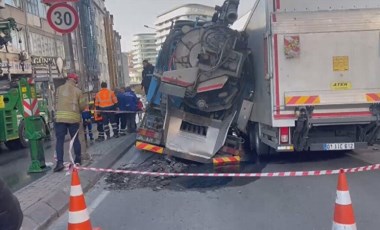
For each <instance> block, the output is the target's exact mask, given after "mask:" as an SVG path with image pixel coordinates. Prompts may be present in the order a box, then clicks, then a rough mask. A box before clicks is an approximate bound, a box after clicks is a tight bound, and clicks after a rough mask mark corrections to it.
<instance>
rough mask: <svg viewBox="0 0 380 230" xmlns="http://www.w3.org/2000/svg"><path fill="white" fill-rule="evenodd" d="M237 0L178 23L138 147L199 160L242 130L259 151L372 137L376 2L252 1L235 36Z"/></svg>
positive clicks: (378, 41)
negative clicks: (206, 16) (205, 18)
mask: <svg viewBox="0 0 380 230" xmlns="http://www.w3.org/2000/svg"><path fill="white" fill-rule="evenodd" d="M238 3H239V1H238V0H226V1H225V3H224V5H223V7H222V8H217V10H219V11H217V12H218V13H217V14H216V15H215V17H214V21H213V22H210V23H199V24H194V23H193V24H192V23H191V22H190V23H189V22H182V24H181V23H178V24H176V26H175V28H174V29H173V31H172V33H171V35H169V37H168V38H167V39H166V42H165V44H164V46H163V51H161V54H160V55H159V59H158V65H157V69H156V72H155V77H154V79H155V80H154V81H153V82H154V83H152V85H151V88H150V90H149V95H148V98H150V101H151V106H149V108H148V110H147V113H146V115H145V118H144V120H143V122H142V125H141V127H140V129H139V132H138V135H137V142H136V146H137V147H138V148H140V149H145V150H151V151H153V152H158V153H166V154H170V155H174V156H178V157H182V158H186V159H192V160H197V161H201V162H207V160H209V159H211V158H213V157H214V156H215V154H216V153H218V152H220V149H221V148H224V147H228V144H229V143H231V140H230V139H235V140H236V139H237V140H239V138H241V137H243V138H244V137H246V138H245V139H246V141H249V142H250V147H251V149H252V150H254V151H255V152H256V153H257V154H258V155H259V156H265V155H269V154H270V153H272V152H285V151H320V150H322V151H332V150H352V149H359V148H366V147H367V146H368V145H372V144H374V143H375V142H376V140H377V137H378V133H379V126H380V122H379V118H380V116H379V115H380V106H379V105H378V103H379V102H380V17H379V16H378V15H380V1H376V0H257V1H256V2H255V4H254V7H253V9H252V10H251V11H250V12H249V13H248V14H247V15H245V16H244V17H242V19H241V20H243V21H238V22H237V23H238V24H240V25H241V28H240V32H241V33H239V34H238V33H234V32H233V31H231V30H230V29H228V25H229V24H232V22H233V21H235V19H236V12H237V5H238ZM247 10H248V9H247ZM232 28H233V27H232ZM167 63H169V64H167ZM167 65H168V66H167ZM240 140H241V139H240ZM232 142H233V141H232ZM235 147H236V146H235Z"/></svg>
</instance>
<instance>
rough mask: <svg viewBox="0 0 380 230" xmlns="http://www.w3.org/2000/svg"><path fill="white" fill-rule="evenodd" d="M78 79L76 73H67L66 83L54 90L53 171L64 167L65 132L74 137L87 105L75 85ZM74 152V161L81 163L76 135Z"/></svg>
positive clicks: (79, 147)
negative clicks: (54, 144)
mask: <svg viewBox="0 0 380 230" xmlns="http://www.w3.org/2000/svg"><path fill="white" fill-rule="evenodd" d="M78 80H79V78H78V75H76V74H74V73H71V74H69V75H68V76H67V80H66V83H65V84H64V85H62V86H60V87H59V88H58V89H57V92H56V101H55V103H56V104H55V109H56V111H57V112H56V116H55V135H56V137H57V143H56V152H57V166H56V167H55V168H54V172H59V171H62V170H63V169H64V166H63V153H64V148H63V147H64V142H65V136H66V134H67V132H69V134H70V136H71V138H74V136H75V134H76V133H77V132H78V130H79V125H80V122H81V113H82V111H83V110H84V109H85V107H86V105H87V103H86V101H87V100H86V98H85V97H84V96H83V94H82V91H81V90H80V89H79V88H78V87H77V86H76V84H77V83H78ZM74 153H75V160H74V162H75V163H76V164H81V163H82V162H81V146H80V142H79V138H78V135H77V136H76V137H75V139H74Z"/></svg>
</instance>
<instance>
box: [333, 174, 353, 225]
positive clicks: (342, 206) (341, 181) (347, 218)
mask: <svg viewBox="0 0 380 230" xmlns="http://www.w3.org/2000/svg"><path fill="white" fill-rule="evenodd" d="M332 229H333V230H356V222H355V215H354V209H353V207H352V203H351V197H350V192H349V191H348V184H347V178H346V174H345V173H344V171H343V169H342V170H340V173H339V178H338V187H337V191H336V200H335V211H334V221H333V227H332Z"/></svg>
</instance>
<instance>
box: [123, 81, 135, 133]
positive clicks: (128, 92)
mask: <svg viewBox="0 0 380 230" xmlns="http://www.w3.org/2000/svg"><path fill="white" fill-rule="evenodd" d="M124 95H125V96H126V101H127V105H126V107H127V111H128V113H127V130H128V133H134V132H136V128H137V125H136V111H137V96H136V94H135V93H134V92H133V91H132V89H131V87H127V88H126V89H125V94H124Z"/></svg>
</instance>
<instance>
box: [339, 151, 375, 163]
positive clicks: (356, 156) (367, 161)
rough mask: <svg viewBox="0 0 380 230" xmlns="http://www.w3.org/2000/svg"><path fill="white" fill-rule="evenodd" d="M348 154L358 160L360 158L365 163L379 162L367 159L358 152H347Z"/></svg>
mask: <svg viewBox="0 0 380 230" xmlns="http://www.w3.org/2000/svg"><path fill="white" fill-rule="evenodd" d="M346 154H347V155H348V156H350V157H352V158H355V159H357V160H360V161H363V162H364V163H368V164H377V162H374V161H370V160H367V159H365V158H363V157H360V156H358V155H356V154H353V153H346Z"/></svg>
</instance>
